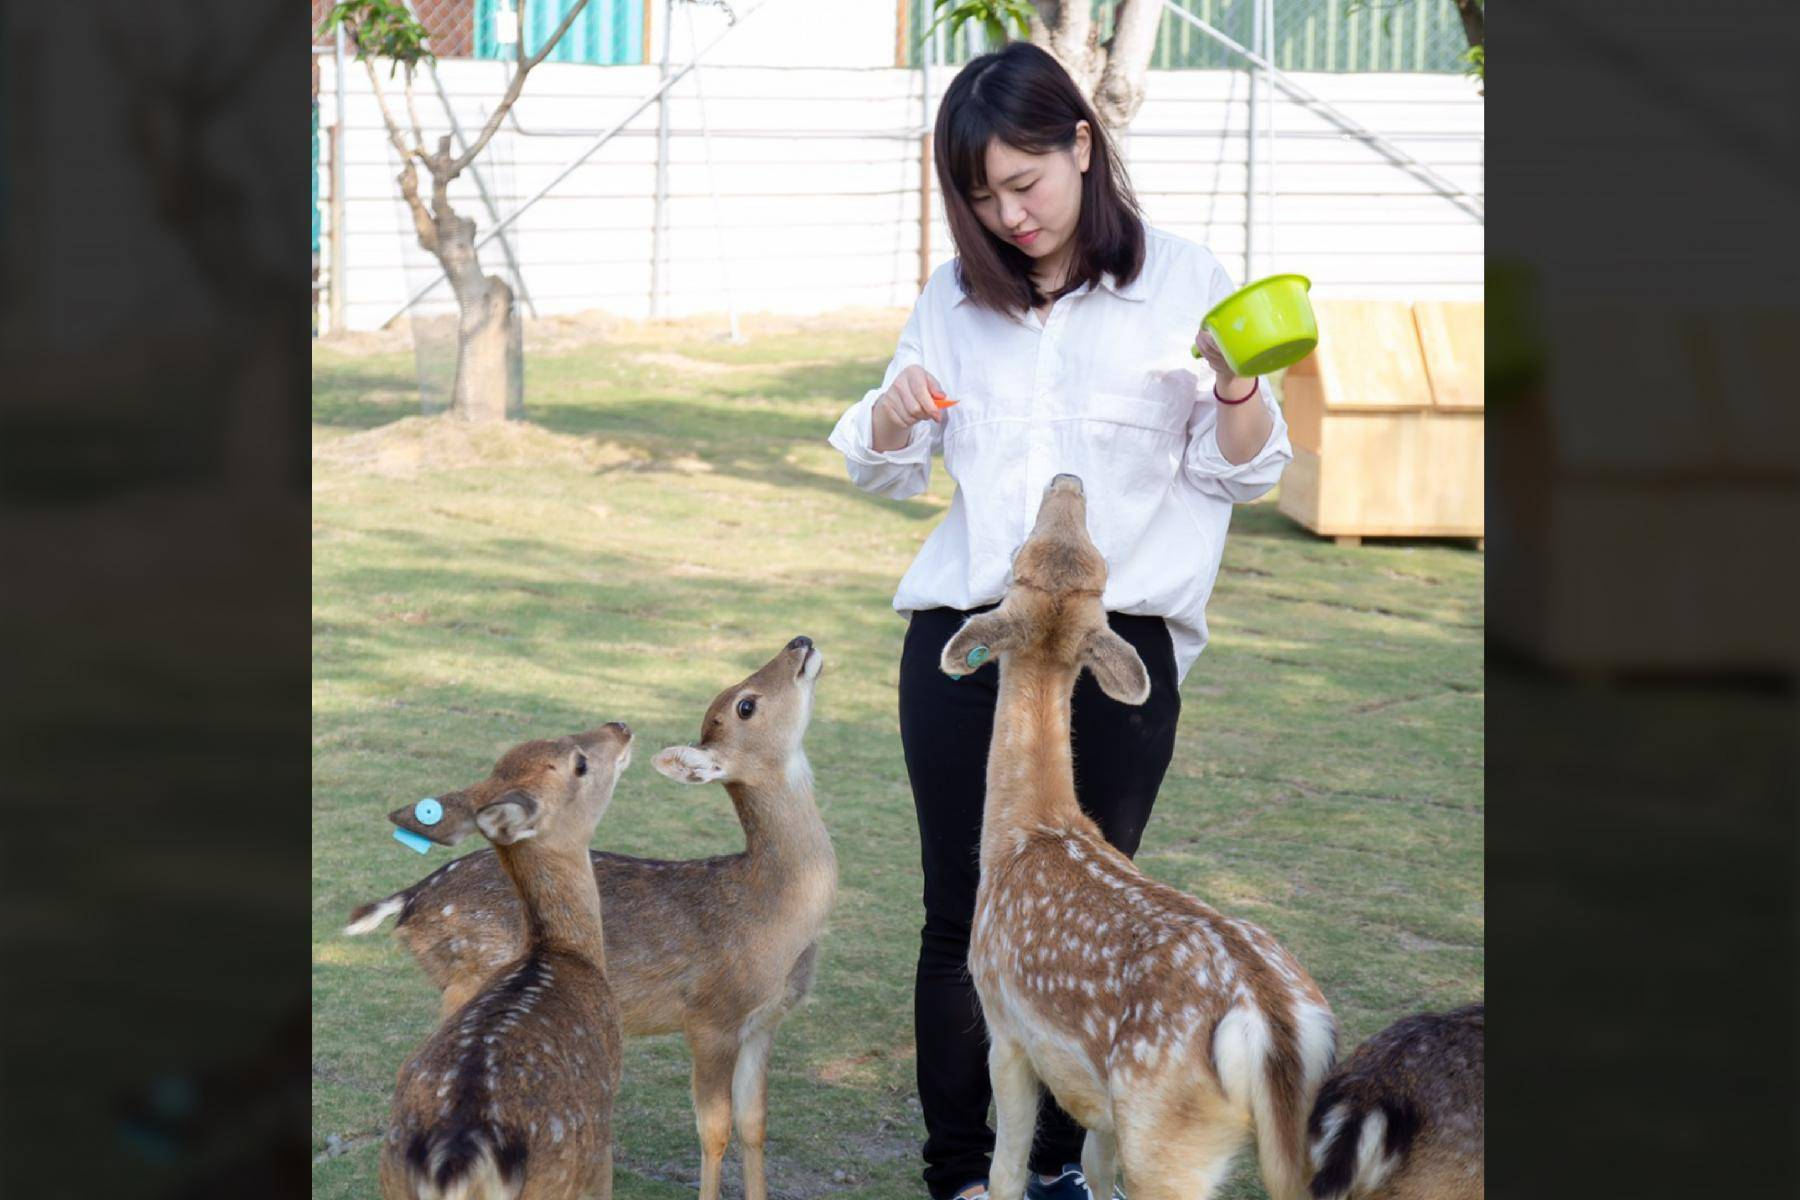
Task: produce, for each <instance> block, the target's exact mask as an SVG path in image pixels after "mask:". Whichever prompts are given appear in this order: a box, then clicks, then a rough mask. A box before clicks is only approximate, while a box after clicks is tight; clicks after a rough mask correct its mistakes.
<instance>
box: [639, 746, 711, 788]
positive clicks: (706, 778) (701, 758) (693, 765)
mask: <svg viewBox="0 0 1800 1200" xmlns="http://www.w3.org/2000/svg"><path fill="white" fill-rule="evenodd" d="M650 765H651V766H653V767H655V768H656V770H657V772H658V773H659V774H662V775H667V776H668V777H669V778H670V779H673V780H674V781H675V782H676V783H711V782H713V781H714V780H716V779H723V778H725V767H724V765H723V764H721V763H720V762H719V760H718V757H717V756H716V755H714V754H713V752H712V751H710V750H702V749H701V748H700V747H698V746H670V747H669V748H668V749H666V750H659V751H657V754H656V757H655V758H653V759H651V760H650Z"/></svg>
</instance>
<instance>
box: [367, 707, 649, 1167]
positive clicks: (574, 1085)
mask: <svg viewBox="0 0 1800 1200" xmlns="http://www.w3.org/2000/svg"><path fill="white" fill-rule="evenodd" d="M630 759H631V730H629V729H627V728H626V727H625V726H624V725H621V724H618V723H613V724H610V725H603V726H601V727H600V728H598V729H595V730H591V731H590V732H587V733H581V734H575V735H573V736H570V737H563V738H558V739H556V740H554V741H535V742H525V743H523V744H521V745H518V746H514V747H513V748H512V749H511V750H508V751H507V752H506V753H505V754H504V755H502V756H501V758H500V761H499V762H498V763H496V764H495V765H494V770H493V772H492V774H490V775H489V776H488V777H487V778H486V779H484V780H482V781H481V782H480V783H477V784H475V785H474V786H473V787H469V788H464V789H462V790H461V791H457V792H452V793H450V794H449V795H447V796H445V797H444V798H443V802H442V812H441V814H439V816H438V819H437V820H436V821H435V822H434V823H433V824H432V825H430V826H428V827H427V828H426V832H425V836H427V837H429V838H431V839H432V840H433V841H436V842H439V843H441V844H443V845H446V846H453V845H455V844H456V843H457V842H459V841H461V840H462V839H463V838H464V837H466V836H468V834H469V833H470V832H471V831H472V830H473V831H479V832H480V833H481V834H482V836H483V837H485V838H487V839H488V841H490V842H492V843H493V844H494V854H493V857H494V860H495V861H496V863H497V865H498V869H499V870H500V871H501V872H503V873H504V877H505V878H506V879H507V880H508V881H510V883H511V887H512V888H513V890H514V892H515V894H516V896H515V899H516V903H517V905H518V907H519V910H520V912H521V913H522V914H523V921H522V924H523V927H524V931H523V936H522V937H521V938H520V939H519V944H518V946H517V948H516V952H515V954H514V955H513V957H511V958H510V959H509V960H508V961H507V962H506V963H504V964H503V965H502V966H501V967H500V968H499V969H498V970H497V971H494V972H492V973H489V974H487V976H486V982H485V983H484V984H483V985H482V986H481V987H479V988H478V989H476V990H475V991H474V993H473V994H472V995H471V996H470V998H469V999H468V1001H467V1002H466V1003H464V1004H462V1005H461V1006H460V1007H458V1008H457V1009H456V1011H455V1012H453V1013H451V1014H450V1015H449V1017H448V1018H447V1019H446V1020H445V1021H444V1022H443V1023H442V1024H441V1025H439V1026H438V1028H437V1030H436V1032H434V1033H433V1034H432V1035H431V1036H430V1037H429V1038H427V1039H426V1040H425V1044H424V1045H422V1046H420V1047H419V1049H418V1050H417V1051H415V1052H414V1053H413V1055H412V1057H411V1058H409V1059H407V1061H406V1064H405V1065H404V1066H402V1067H401V1068H400V1076H399V1086H398V1088H397V1089H396V1091H395V1093H394V1104H393V1112H392V1116H391V1118H390V1120H389V1122H388V1133H387V1139H386V1141H385V1142H384V1143H383V1144H382V1148H381V1194H382V1197H383V1200H451V1198H452V1197H456V1198H467V1200H502V1198H505V1200H515V1198H516V1200H565V1198H568V1200H573V1198H575V1197H581V1196H597V1197H601V1198H602V1200H605V1198H606V1197H610V1196H611V1195H612V1116H613V1098H614V1096H615V1095H617V1093H618V1089H619V1043H620V1035H619V1012H618V1008H617V1006H616V1005H615V1004H614V1003H613V997H612V991H611V989H610V988H608V987H607V979H606V968H607V963H606V946H605V934H604V930H603V925H602V922H601V916H600V914H601V902H600V892H599V889H598V888H596V887H595V886H594V873H593V870H592V869H591V868H590V867H589V865H588V861H587V845H588V842H589V841H590V840H592V838H593V836H594V826H595V825H596V824H597V823H598V822H599V820H600V816H601V814H602V813H604V812H605V811H606V807H607V805H608V804H609V803H610V802H611V801H612V794H613V787H614V785H615V784H616V783H617V782H618V778H619V775H620V774H621V773H622V772H623V771H624V770H625V767H626V764H627V763H629V761H630Z"/></svg>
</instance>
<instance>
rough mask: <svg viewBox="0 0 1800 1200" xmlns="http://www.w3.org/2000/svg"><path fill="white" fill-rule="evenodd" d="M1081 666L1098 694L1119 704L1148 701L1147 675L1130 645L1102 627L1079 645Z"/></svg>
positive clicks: (1142, 661) (1147, 672) (1148, 685)
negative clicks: (1108, 697) (1106, 696)
mask: <svg viewBox="0 0 1800 1200" xmlns="http://www.w3.org/2000/svg"><path fill="white" fill-rule="evenodd" d="M1081 662H1082V665H1083V666H1085V667H1086V668H1087V669H1088V670H1090V671H1092V672H1093V673H1094V682H1095V683H1098V684H1099V685H1100V690H1101V691H1103V692H1105V693H1106V694H1107V695H1109V696H1111V697H1112V698H1113V699H1114V700H1117V701H1118V702H1119V703H1121V704H1142V703H1143V702H1144V701H1146V700H1148V699H1149V698H1150V672H1149V671H1146V670H1145V669H1144V660H1143V659H1141V658H1139V657H1138V652H1137V651H1136V650H1134V649H1132V648H1131V643H1130V642H1128V641H1126V640H1125V639H1124V638H1122V637H1120V636H1119V635H1118V634H1116V633H1114V632H1113V631H1112V630H1110V629H1108V628H1106V627H1105V626H1102V627H1100V628H1099V629H1096V630H1094V632H1092V633H1090V634H1088V635H1087V638H1086V640H1085V641H1083V642H1082V645H1081Z"/></svg>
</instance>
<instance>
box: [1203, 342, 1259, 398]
mask: <svg viewBox="0 0 1800 1200" xmlns="http://www.w3.org/2000/svg"><path fill="white" fill-rule="evenodd" d="M1194 349H1195V350H1196V351H1198V352H1199V355H1200V357H1201V358H1204V359H1205V360H1206V365H1207V366H1209V367H1211V368H1212V369H1213V374H1214V375H1215V376H1217V378H1216V379H1215V381H1214V383H1213V387H1214V388H1215V389H1216V390H1217V391H1218V393H1219V395H1221V396H1223V397H1225V398H1226V399H1227V400H1237V399H1241V398H1242V397H1244V396H1248V395H1249V394H1250V393H1251V392H1252V391H1253V390H1254V389H1255V387H1256V380H1254V379H1245V378H1243V377H1242V376H1240V375H1238V374H1237V373H1236V372H1234V371H1233V370H1232V369H1231V364H1230V363H1228V362H1226V361H1225V352H1224V351H1223V350H1221V349H1219V340H1218V339H1217V338H1215V337H1213V335H1212V334H1211V333H1209V332H1207V330H1206V329H1205V327H1202V328H1201V329H1200V331H1199V332H1198V333H1196V334H1195V335H1194Z"/></svg>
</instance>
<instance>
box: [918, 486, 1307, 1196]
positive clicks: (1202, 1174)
mask: <svg viewBox="0 0 1800 1200" xmlns="http://www.w3.org/2000/svg"><path fill="white" fill-rule="evenodd" d="M1105 585H1106V563H1105V561H1104V559H1103V558H1102V557H1101V555H1100V552H1099V551H1098V550H1097V549H1095V547H1094V544H1093V542H1092V541H1091V540H1090V539H1089V538H1088V535H1087V529H1086V501H1085V499H1084V498H1083V495H1082V489H1081V481H1080V480H1078V479H1076V478H1075V477H1074V476H1070V475H1059V476H1057V477H1056V478H1055V479H1054V480H1052V481H1051V483H1050V486H1049V487H1048V488H1047V489H1046V490H1045V494H1044V500H1043V503H1042V505H1041V506H1040V508H1039V510H1038V518H1037V523H1036V526H1035V527H1034V528H1033V530H1032V532H1031V534H1030V536H1029V537H1028V538H1027V539H1026V541H1025V544H1024V545H1023V546H1021V547H1020V549H1019V551H1018V553H1017V555H1016V556H1015V557H1014V560H1013V579H1012V582H1011V584H1010V586H1009V587H1008V589H1007V593H1006V596H1005V599H1004V600H1003V601H1002V603H1001V604H1000V606H999V607H998V608H997V609H995V610H993V611H992V612H988V613H982V614H979V615H977V616H974V617H971V618H970V619H969V621H968V622H967V623H966V624H965V625H964V626H963V628H962V629H961V630H960V631H958V633H957V634H956V636H955V637H953V638H952V639H951V640H950V641H949V643H947V644H946V646H945V647H944V653H943V659H942V667H943V669H944V670H945V671H946V672H948V673H949V674H952V675H961V674H966V673H967V672H968V671H969V670H970V669H971V667H970V665H969V661H968V656H969V654H970V652H971V651H972V650H973V649H974V648H975V647H977V646H985V647H987V649H988V651H989V653H991V654H992V655H993V656H994V657H996V658H997V659H998V660H999V670H1000V694H999V700H998V707H997V709H996V712H995V717H994V735H993V742H992V744H991V747H990V749H989V752H988V766H987V793H986V799H985V807H984V809H983V814H982V828H981V882H980V885H979V887H978V888H977V891H976V897H975V906H976V907H975V922H974V927H973V931H972V936H971V939H970V943H969V969H970V972H971V974H972V975H973V977H974V981H975V987H976V991H977V993H978V994H979V995H980V997H981V1006H982V1011H983V1013H984V1014H985V1016H986V1019H987V1026H988V1031H989V1036H990V1039H991V1045H990V1052H989V1060H988V1065H989V1072H990V1074H991V1076H992V1080H993V1085H994V1104H995V1114H996V1121H995V1126H996V1129H995V1135H996V1136H995V1149H994V1162H993V1170H992V1173H991V1175H990V1178H989V1187H990V1192H991V1195H992V1196H993V1197H994V1200H1019V1197H1020V1196H1021V1194H1022V1193H1023V1190H1024V1186H1025V1180H1026V1157H1027V1153H1028V1151H1029V1149H1030V1145H1031V1139H1032V1133H1033V1128H1034V1126H1035V1123H1036V1117H1037V1104H1038V1083H1039V1081H1042V1082H1043V1084H1044V1085H1045V1086H1047V1087H1048V1088H1049V1089H1050V1091H1051V1092H1052V1093H1053V1094H1054V1095H1055V1097H1056V1099H1057V1102H1058V1103H1060V1104H1061V1105H1062V1106H1063V1108H1065V1109H1066V1110H1067V1111H1068V1112H1069V1113H1070V1114H1071V1115H1072V1116H1074V1117H1075V1118H1076V1119H1077V1120H1078V1121H1080V1122H1081V1123H1082V1124H1083V1125H1085V1126H1086V1127H1087V1129H1088V1131H1089V1133H1088V1138H1087V1144H1086V1146H1085V1147H1084V1149H1083V1153H1082V1166H1083V1169H1084V1171H1085V1172H1086V1174H1087V1177H1088V1182H1089V1186H1090V1187H1091V1188H1092V1190H1093V1192H1094V1194H1095V1195H1097V1196H1106V1195H1110V1194H1111V1192H1112V1186H1113V1175H1114V1171H1115V1169H1116V1168H1117V1167H1119V1166H1123V1168H1124V1172H1125V1177H1126V1184H1127V1187H1128V1188H1129V1191H1130V1194H1131V1198H1132V1200H1174V1198H1175V1197H1180V1198H1181V1200H1204V1197H1206V1196H1208V1195H1211V1194H1212V1192H1213V1190H1214V1189H1215V1188H1216V1187H1217V1186H1218V1184H1219V1182H1220V1180H1221V1179H1223V1178H1224V1176H1225V1174H1226V1171H1227V1167H1228V1164H1229V1161H1230V1159H1231V1158H1232V1156H1233V1155H1234V1154H1235V1153H1236V1152H1237V1150H1238V1149H1239V1148H1240V1147H1241V1146H1242V1145H1243V1144H1244V1142H1245V1141H1246V1140H1248V1139H1249V1138H1250V1137H1251V1135H1252V1134H1254V1137H1255V1141H1256V1145H1257V1149H1258V1152H1259V1157H1260V1160H1261V1165H1262V1175H1263V1181H1264V1184H1265V1186H1266V1187H1267V1188H1268V1190H1269V1193H1270V1195H1271V1196H1273V1197H1275V1200H1293V1198H1295V1197H1299V1196H1301V1195H1303V1193H1304V1188H1305V1185H1306V1175H1307V1160H1306V1146H1305V1141H1304V1124H1305V1120H1306V1115H1307V1111H1308V1109H1309V1107H1310V1105H1311V1103H1312V1098H1313V1095H1314V1093H1315V1092H1316V1091H1317V1089H1318V1086H1319V1083H1320V1081H1321V1080H1323V1078H1324V1076H1325V1073H1326V1071H1327V1070H1328V1069H1329V1068H1330V1066H1331V1063H1332V1060H1333V1058H1334V1057H1335V1053H1336V1042H1337V1036H1336V1026H1335V1023H1334V1021H1333V1019H1332V1015H1331V1009H1330V1007H1329V1005H1327V1003H1326V1001H1325V997H1324V996H1323V995H1321V994H1320V992H1319V989H1318V987H1317V986H1316V985H1315V984H1314V983H1313V981H1312V979H1311V978H1310V977H1309V976H1308V975H1307V973H1306V971H1305V970H1304V969H1302V967H1301V966H1300V964H1299V963H1297V962H1296V961H1294V959H1293V958H1292V957H1291V956H1290V955H1289V954H1288V953H1287V952H1286V951H1284V950H1283V949H1282V948H1281V947H1280V946H1278V945H1276V943H1275V941H1274V939H1272V938H1271V937H1270V936H1269V935H1268V934H1266V933H1264V932H1263V931H1262V930H1261V929H1258V928H1257V927H1256V926H1254V925H1251V924H1249V923H1247V922H1244V921H1240V920H1235V919H1232V918H1228V917H1225V916H1223V915H1221V914H1220V913H1219V912H1217V911H1216V910H1215V909H1213V908H1211V907H1209V906H1208V905H1206V904H1204V903H1202V902H1201V901H1199V900H1196V899H1194V898H1193V897H1191V896H1187V895H1184V894H1183V893H1181V892H1179V891H1176V890H1175V889H1174V888H1171V887H1167V886H1164V885H1162V884H1159V883H1156V882H1154V881H1152V880H1150V879H1146V878H1145V877H1144V875H1143V874H1142V873H1141V872H1140V871H1139V870H1138V869H1137V867H1136V866H1135V865H1133V863H1132V862H1131V860H1130V859H1128V858H1126V857H1125V856H1124V855H1123V854H1121V853H1120V852H1119V851H1117V850H1115V849H1114V848H1113V847H1112V846H1111V845H1109V844H1108V843H1107V842H1106V841H1105V839H1104V838H1103V837H1102V836H1101V833H1100V830H1099V827H1098V826H1097V825H1095V824H1094V822H1093V821H1092V820H1091V819H1090V818H1088V816H1087V815H1086V814H1085V813H1083V812H1082V811H1081V808H1080V806H1079V805H1078V803H1077V802H1076V798H1075V786H1074V773H1073V766H1074V764H1073V758H1072V752H1071V746H1070V737H1069V699H1070V695H1071V693H1072V691H1073V689H1074V685H1075V680H1076V677H1077V675H1078V674H1079V672H1080V671H1081V669H1082V668H1083V667H1084V666H1085V667H1087V668H1089V669H1090V670H1092V671H1093V672H1094V675H1095V678H1096V680H1097V682H1098V683H1099V684H1100V687H1101V689H1102V690H1103V691H1105V692H1106V693H1107V694H1108V695H1110V696H1112V697H1113V698H1114V699H1117V700H1120V701H1122V702H1125V703H1128V704H1142V703H1143V702H1144V699H1145V698H1146V697H1147V696H1148V694H1149V686H1150V685H1149V676H1148V673H1147V672H1146V671H1145V670H1144V665H1143V662H1142V660H1141V659H1139V658H1138V656H1137V653H1136V651H1134V650H1133V649H1132V648H1131V647H1130V646H1129V645H1128V644H1127V643H1126V642H1125V641H1124V640H1123V639H1121V638H1120V637H1118V635H1116V634H1114V633H1113V632H1112V631H1111V630H1110V629H1109V628H1108V627H1107V623H1106V614H1105V612H1104V610H1103V609H1102V607H1101V603H1100V596H1101V593H1102V592H1103V590H1104V589H1105Z"/></svg>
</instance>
